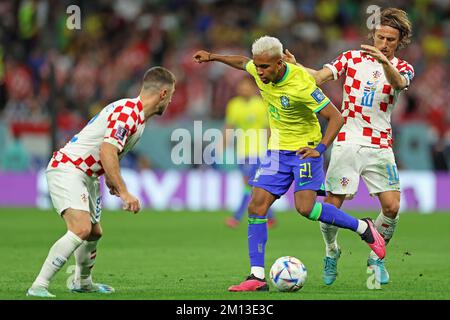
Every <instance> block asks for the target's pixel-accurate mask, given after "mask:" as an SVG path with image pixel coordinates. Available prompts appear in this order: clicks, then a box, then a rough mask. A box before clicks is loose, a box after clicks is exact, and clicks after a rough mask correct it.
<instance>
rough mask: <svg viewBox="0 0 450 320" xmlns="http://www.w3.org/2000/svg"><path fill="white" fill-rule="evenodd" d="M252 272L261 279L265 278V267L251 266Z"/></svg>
mask: <svg viewBox="0 0 450 320" xmlns="http://www.w3.org/2000/svg"><path fill="white" fill-rule="evenodd" d="M250 273H251V274H253V275H254V276H255V277H257V278H260V279H265V278H266V275H265V273H264V267H251V269H250Z"/></svg>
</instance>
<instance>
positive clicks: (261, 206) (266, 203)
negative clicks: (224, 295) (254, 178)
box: [228, 187, 277, 291]
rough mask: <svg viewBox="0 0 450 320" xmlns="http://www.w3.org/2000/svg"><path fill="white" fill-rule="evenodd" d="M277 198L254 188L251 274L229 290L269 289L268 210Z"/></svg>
mask: <svg viewBox="0 0 450 320" xmlns="http://www.w3.org/2000/svg"><path fill="white" fill-rule="evenodd" d="M276 199H277V197H276V196H274V195H273V194H271V193H270V192H268V191H266V190H264V189H261V188H258V187H256V188H254V189H253V193H252V198H251V200H250V203H249V205H248V253H249V257H250V267H251V268H250V276H249V277H248V278H247V280H245V281H244V282H241V283H240V284H238V285H235V286H231V287H230V288H229V289H228V290H229V291H267V290H269V287H268V285H267V283H266V281H265V271H264V258H265V248H266V243H267V210H268V209H269V207H270V206H271V205H272V203H273V202H274V201H275V200H276Z"/></svg>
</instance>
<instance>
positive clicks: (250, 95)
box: [224, 77, 275, 228]
mask: <svg viewBox="0 0 450 320" xmlns="http://www.w3.org/2000/svg"><path fill="white" fill-rule="evenodd" d="M268 126H269V123H268V118H267V111H266V105H265V103H264V100H262V98H261V96H259V95H258V94H257V93H256V88H255V85H254V83H253V81H252V80H251V79H250V78H248V77H245V78H244V79H242V80H241V81H240V82H239V83H238V85H237V96H235V97H233V98H231V99H230V101H229V102H228V104H227V108H226V116H225V128H224V129H225V145H226V146H228V145H232V144H233V143H232V142H234V137H236V138H237V139H236V159H237V162H238V165H239V169H240V171H241V173H242V177H243V180H244V194H243V196H242V199H241V203H240V205H239V207H238V209H237V210H236V211H235V212H234V214H233V215H232V216H231V217H227V218H226V219H225V224H226V225H227V226H228V227H230V228H236V227H237V226H238V225H239V223H240V221H241V219H242V217H243V215H244V212H245V211H246V209H247V205H248V202H249V200H250V194H251V187H250V186H249V185H248V180H249V178H250V177H253V176H254V175H255V172H256V170H258V168H259V165H260V158H262V157H264V155H265V153H266V150H267V137H268ZM267 218H268V222H267V223H268V226H269V228H270V227H272V226H273V225H274V223H275V220H274V218H273V211H272V210H271V209H270V208H269V210H268V212H267Z"/></svg>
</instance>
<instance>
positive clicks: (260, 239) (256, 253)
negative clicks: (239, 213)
mask: <svg viewBox="0 0 450 320" xmlns="http://www.w3.org/2000/svg"><path fill="white" fill-rule="evenodd" d="M266 242H267V218H266V217H265V216H257V215H254V214H249V215H248V255H249V256H250V266H252V267H264V255H265V250H266Z"/></svg>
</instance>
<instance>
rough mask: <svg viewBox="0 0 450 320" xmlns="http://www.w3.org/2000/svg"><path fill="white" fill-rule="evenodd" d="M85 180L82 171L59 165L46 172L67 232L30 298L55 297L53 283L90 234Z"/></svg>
mask: <svg viewBox="0 0 450 320" xmlns="http://www.w3.org/2000/svg"><path fill="white" fill-rule="evenodd" d="M85 177H87V176H86V175H85V174H84V173H83V172H81V171H80V170H78V169H76V168H72V167H65V166H59V167H57V168H50V169H47V171H46V178H47V185H48V188H49V193H50V196H51V199H52V203H53V206H54V207H55V209H56V211H57V212H58V214H60V215H61V216H62V217H63V219H64V221H65V223H66V226H67V232H66V234H64V235H63V236H62V237H61V238H60V239H59V240H58V241H56V242H55V243H54V245H53V246H52V247H51V249H50V251H49V253H48V256H47V258H46V260H45V262H44V264H43V266H42V268H41V271H40V273H39V275H38V276H37V278H36V280H35V281H34V282H33V284H32V286H31V288H30V289H29V290H28V292H27V295H30V296H38V297H50V296H53V295H51V294H50V293H49V292H48V286H49V283H50V280H51V279H52V278H53V276H54V275H55V274H56V273H57V272H58V271H59V270H60V269H61V268H62V267H63V265H64V264H65V263H66V261H67V259H68V258H69V257H70V255H71V254H72V253H73V252H74V251H75V250H76V249H77V248H78V246H80V245H81V243H82V242H83V240H85V239H87V238H88V236H89V234H90V233H91V221H90V215H89V202H88V190H87V188H86V183H85V180H84V179H85Z"/></svg>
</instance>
